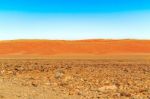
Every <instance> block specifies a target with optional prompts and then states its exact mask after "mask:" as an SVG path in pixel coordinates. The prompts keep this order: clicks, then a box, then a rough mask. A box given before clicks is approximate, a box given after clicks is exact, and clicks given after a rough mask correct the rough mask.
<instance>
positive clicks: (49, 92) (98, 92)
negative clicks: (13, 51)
mask: <svg viewBox="0 0 150 99" xmlns="http://www.w3.org/2000/svg"><path fill="white" fill-rule="evenodd" d="M0 99H150V60H149V59H130V58H127V59H119V58H114V59H109V58H107V59H105V58H101V59H0Z"/></svg>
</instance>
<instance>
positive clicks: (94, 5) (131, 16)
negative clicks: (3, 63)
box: [0, 0, 150, 40]
mask: <svg viewBox="0 0 150 99" xmlns="http://www.w3.org/2000/svg"><path fill="white" fill-rule="evenodd" d="M149 27H150V1H149V0H0V39H1V40H3V39H69V40H72V39H99V38H100V39H102V38H104V39H150V28H149Z"/></svg>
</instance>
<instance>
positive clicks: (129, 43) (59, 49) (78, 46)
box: [0, 39, 150, 55]
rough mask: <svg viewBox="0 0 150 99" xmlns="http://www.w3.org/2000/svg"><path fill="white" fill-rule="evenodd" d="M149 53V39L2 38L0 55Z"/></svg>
mask: <svg viewBox="0 0 150 99" xmlns="http://www.w3.org/2000/svg"><path fill="white" fill-rule="evenodd" d="M140 53H142V54H149V53H150V41H149V40H98V39H96V40H4V41H0V55H61V54H66V55H67V54H89V55H103V54H140Z"/></svg>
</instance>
